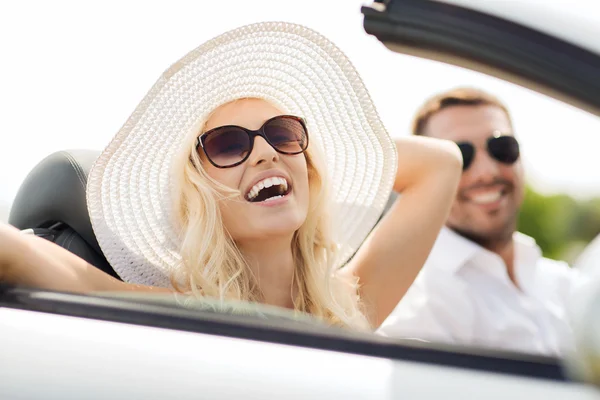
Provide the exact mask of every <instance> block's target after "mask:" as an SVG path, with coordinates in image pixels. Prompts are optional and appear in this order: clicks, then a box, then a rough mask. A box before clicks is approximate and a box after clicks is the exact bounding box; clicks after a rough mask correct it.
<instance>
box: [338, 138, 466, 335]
mask: <svg viewBox="0 0 600 400" xmlns="http://www.w3.org/2000/svg"><path fill="white" fill-rule="evenodd" d="M396 147H397V149H398V172H397V174H396V180H395V183H394V191H396V192H399V193H400V194H401V195H400V197H399V198H398V200H396V202H395V204H394V205H393V206H392V208H391V210H390V211H389V213H388V214H387V215H386V216H385V217H384V218H383V219H382V220H381V222H380V223H379V224H378V225H377V227H376V228H375V229H374V230H373V232H371V234H370V235H369V237H368V238H367V240H366V241H365V242H364V243H363V245H362V246H361V248H360V249H359V251H358V252H357V253H356V256H355V257H354V258H353V259H352V261H351V262H350V263H349V264H348V265H347V266H346V267H344V269H343V270H342V272H343V273H349V274H352V275H354V276H356V277H358V279H359V285H360V294H361V297H362V298H363V300H364V303H365V307H366V312H367V317H368V318H369V320H370V321H371V323H372V324H373V326H374V327H378V326H379V325H381V323H383V321H384V320H385V318H387V316H388V315H389V314H390V313H391V312H392V311H393V310H394V308H395V307H396V305H397V304H398V302H399V301H400V300H401V299H402V297H403V296H404V294H405V293H406V292H407V290H408V288H409V287H410V285H411V284H412V283H413V281H414V280H415V278H416V277H417V274H418V273H419V271H420V270H421V267H422V266H423V264H424V263H425V261H426V260H427V257H428V255H429V252H430V251H431V248H432V247H433V244H434V242H435V239H436V238H437V235H438V233H439V231H440V229H441V228H442V226H443V225H444V223H445V221H446V218H447V217H448V214H449V212H450V207H451V205H452V202H453V200H454V196H455V195H456V189H457V187H458V182H459V180H460V175H461V170H462V157H461V155H460V151H459V149H458V147H457V146H456V145H455V144H454V143H452V142H448V141H442V140H438V139H432V138H428V137H409V138H403V139H398V140H397V142H396Z"/></svg>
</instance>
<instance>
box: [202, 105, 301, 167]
mask: <svg viewBox="0 0 600 400" xmlns="http://www.w3.org/2000/svg"><path fill="white" fill-rule="evenodd" d="M256 136H260V137H262V138H263V139H265V140H266V141H267V143H269V144H270V145H271V146H272V147H273V148H274V149H275V150H276V151H277V152H279V153H281V154H289V155H292V154H300V153H303V152H304V151H306V149H307V148H308V131H307V129H306V123H305V122H304V120H303V119H302V118H300V117H296V116H293V115H278V116H277V117H273V118H271V119H269V120H267V121H266V122H265V123H264V124H263V126H261V127H260V129H258V130H256V131H253V130H250V129H246V128H243V127H241V126H237V125H226V126H219V127H217V128H214V129H211V130H209V131H208V132H206V133H204V134H203V135H201V136H200V137H199V138H198V141H197V143H196V150H198V147H202V149H203V150H204V154H206V158H208V161H210V163H211V164H212V165H214V166H215V167H217V168H230V167H235V166H236V165H240V164H241V163H243V162H244V161H246V160H247V159H248V157H249V156H250V153H252V148H253V147H254V139H255V138H256Z"/></svg>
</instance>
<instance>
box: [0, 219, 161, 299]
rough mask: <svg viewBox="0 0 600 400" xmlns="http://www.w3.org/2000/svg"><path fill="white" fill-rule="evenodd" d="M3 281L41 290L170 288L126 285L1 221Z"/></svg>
mask: <svg viewBox="0 0 600 400" xmlns="http://www.w3.org/2000/svg"><path fill="white" fill-rule="evenodd" d="M0 281H1V282H4V283H10V284H15V285H24V286H31V287H36V288H42V289H50V290H58V291H66V292H78V293H87V292H94V291H131V290H137V291H161V292H162V291H168V290H167V289H162V288H151V287H148V286H142V285H133V284H127V283H124V282H121V281H119V280H118V279H115V278H113V277H112V276H110V275H108V274H106V273H104V272H102V271H101V270H99V269H97V268H95V267H94V266H93V265H91V264H89V263H88V262H86V261H84V260H82V259H81V258H79V257H77V256H76V255H75V254H73V253H70V252H69V251H67V250H65V249H63V248H62V247H59V246H57V245H56V244H54V243H52V242H49V241H47V240H45V239H42V238H39V237H36V236H34V235H24V234H22V233H21V232H20V231H19V230H17V229H16V228H14V227H12V226H10V225H7V224H2V223H0Z"/></svg>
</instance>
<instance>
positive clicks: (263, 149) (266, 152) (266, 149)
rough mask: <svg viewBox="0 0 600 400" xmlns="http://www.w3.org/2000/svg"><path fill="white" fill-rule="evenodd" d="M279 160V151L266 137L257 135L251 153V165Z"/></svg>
mask: <svg viewBox="0 0 600 400" xmlns="http://www.w3.org/2000/svg"><path fill="white" fill-rule="evenodd" d="M278 160H279V153H278V152H277V151H276V150H275V149H274V148H273V146H271V145H270V144H269V143H268V142H267V141H266V140H265V139H264V138H262V137H260V136H256V137H255V138H254V147H253V149H252V153H251V154H250V165H252V166H256V165H259V164H262V163H265V162H275V161H278Z"/></svg>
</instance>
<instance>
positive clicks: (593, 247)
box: [575, 235, 600, 276]
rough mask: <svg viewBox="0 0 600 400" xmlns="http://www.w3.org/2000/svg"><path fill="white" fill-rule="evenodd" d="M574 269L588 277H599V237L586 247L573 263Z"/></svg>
mask: <svg viewBox="0 0 600 400" xmlns="http://www.w3.org/2000/svg"><path fill="white" fill-rule="evenodd" d="M575 268H578V269H579V270H581V272H583V273H584V274H587V275H590V276H598V275H600V235H598V236H596V238H595V239H594V240H592V241H591V242H590V243H589V244H588V245H587V247H586V248H585V250H584V251H583V252H582V253H581V255H580V256H579V258H578V259H577V261H576V262H575Z"/></svg>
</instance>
